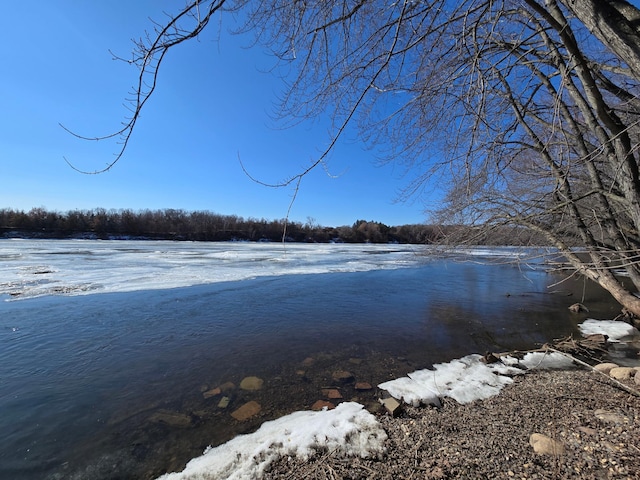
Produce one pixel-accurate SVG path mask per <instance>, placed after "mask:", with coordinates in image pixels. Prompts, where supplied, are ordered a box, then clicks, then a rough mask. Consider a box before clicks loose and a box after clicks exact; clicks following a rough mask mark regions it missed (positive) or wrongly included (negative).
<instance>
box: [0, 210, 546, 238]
mask: <svg viewBox="0 0 640 480" xmlns="http://www.w3.org/2000/svg"><path fill="white" fill-rule="evenodd" d="M2 237H4V238H8V237H24V238H88V239H90V238H96V239H105V240H107V239H153V240H192V241H209V242H210V241H215V242H219V241H230V240H240V241H242V240H247V241H254V242H258V241H272V242H279V241H282V239H283V237H284V238H285V240H286V241H288V242H318V243H326V242H344V243H414V244H431V243H448V244H454V245H462V244H467V245H544V244H545V240H544V238H541V237H537V236H535V235H531V233H530V232H527V231H526V230H523V229H522V228H520V227H506V226H502V227H493V228H486V226H484V227H471V226H463V225H449V226H438V225H427V224H416V225H401V226H394V227H389V226H387V225H385V224H383V223H380V222H374V221H366V220H358V221H356V222H355V223H354V224H353V225H350V226H348V225H345V226H341V227H324V226H321V225H318V224H317V223H316V222H315V221H313V220H309V221H308V222H307V223H304V224H303V223H300V222H292V221H286V220H285V219H280V220H265V219H259V220H258V219H255V218H247V219H245V218H242V217H239V216H237V215H220V214H217V213H212V212H208V211H196V212H187V211H184V210H174V209H167V210H141V211H133V210H106V209H103V208H97V209H94V210H72V211H69V212H66V213H60V212H52V211H48V210H46V209H44V208H34V209H32V210H29V211H28V212H24V211H21V210H13V209H0V238H2Z"/></svg>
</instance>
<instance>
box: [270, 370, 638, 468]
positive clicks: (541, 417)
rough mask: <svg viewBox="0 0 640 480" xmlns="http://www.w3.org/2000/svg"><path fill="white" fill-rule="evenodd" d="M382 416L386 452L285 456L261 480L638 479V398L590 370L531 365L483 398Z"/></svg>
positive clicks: (447, 402) (449, 401)
mask: <svg viewBox="0 0 640 480" xmlns="http://www.w3.org/2000/svg"><path fill="white" fill-rule="evenodd" d="M628 384H629V385H630V386H633V388H637V386H635V385H634V384H633V381H631V382H629V383H628ZM379 421H380V423H381V424H382V426H383V428H384V429H385V431H386V432H387V434H388V436H389V439H388V440H387V453H386V454H385V456H384V457H383V458H380V459H361V458H340V457H338V456H336V455H334V454H332V452H325V454H324V455H319V456H317V457H315V458H312V459H311V460H309V461H308V462H301V461H298V460H292V459H287V458H282V459H281V460H280V461H278V462H276V463H275V464H273V465H272V466H271V468H270V469H269V471H268V472H266V474H265V477H264V478H266V479H285V478H286V479H293V480H296V479H412V478H413V479H448V478H465V479H474V480H475V479H484V478H486V479H489V478H491V479H503V478H504V479H512V478H515V479H522V478H527V479H529V478H531V479H533V478H538V479H609V478H620V479H622V478H624V479H640V397H638V396H634V395H632V394H630V393H627V392H626V391H624V390H622V389H621V388H620V387H618V386H616V385H614V384H613V383H612V382H611V381H609V380H608V379H607V378H606V377H604V376H603V375H601V374H599V373H597V372H592V371H586V370H572V371H561V372H559V371H554V372H544V371H537V372H533V373H529V374H527V375H524V376H520V377H517V378H515V380H514V383H513V384H512V385H509V386H507V387H506V388H505V389H504V390H503V391H502V392H501V394H500V395H498V396H497V397H494V398H491V399H488V400H483V401H477V402H474V403H472V404H468V405H459V404H457V403H456V402H454V401H452V400H447V401H446V402H445V403H444V405H443V406H442V407H441V408H439V409H436V408H432V407H421V408H413V407H405V409H404V411H403V412H402V413H401V414H400V416H398V417H396V418H392V417H389V416H386V415H381V416H380V418H379ZM532 433H541V434H544V435H547V436H549V437H552V438H554V439H556V440H559V441H560V442H561V443H562V445H563V446H564V450H565V451H564V453H563V454H561V455H558V454H551V455H541V454H537V453H534V451H533V448H532V446H531V445H530V444H529V438H530V436H531V434H532Z"/></svg>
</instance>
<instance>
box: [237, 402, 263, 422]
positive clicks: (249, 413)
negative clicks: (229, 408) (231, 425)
mask: <svg viewBox="0 0 640 480" xmlns="http://www.w3.org/2000/svg"><path fill="white" fill-rule="evenodd" d="M260 410H262V406H261V405H260V404H259V403H258V402H256V401H255V400H251V401H250V402H247V403H245V404H244V405H242V406H241V407H240V408H238V409H237V410H235V411H234V412H233V413H232V414H231V416H232V417H233V418H235V419H236V420H238V421H240V422H243V421H245V420H248V419H249V418H251V417H253V416H255V415H257V414H258V413H260Z"/></svg>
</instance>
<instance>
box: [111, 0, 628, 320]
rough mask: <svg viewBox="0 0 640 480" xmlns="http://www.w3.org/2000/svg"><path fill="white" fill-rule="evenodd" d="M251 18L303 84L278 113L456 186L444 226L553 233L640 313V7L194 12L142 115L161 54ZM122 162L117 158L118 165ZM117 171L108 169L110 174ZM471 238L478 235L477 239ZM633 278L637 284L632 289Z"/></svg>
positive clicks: (412, 4) (362, 2)
mask: <svg viewBox="0 0 640 480" xmlns="http://www.w3.org/2000/svg"><path fill="white" fill-rule="evenodd" d="M216 12H218V13H220V14H221V15H222V16H223V17H224V15H225V14H230V13H234V12H239V13H240V14H241V16H242V18H246V23H245V24H244V27H243V28H242V29H241V31H242V32H245V33H246V32H252V33H253V34H255V38H256V40H257V41H258V42H261V43H263V44H265V45H267V46H268V47H270V48H271V50H272V51H273V52H274V53H275V55H276V57H277V58H278V59H279V61H280V62H282V63H283V64H286V65H287V66H289V67H290V68H291V70H292V71H293V72H295V75H294V78H293V79H292V80H291V81H290V84H289V89H288V92H287V94H286V95H285V96H284V97H283V98H282V99H281V103H280V107H281V109H280V111H281V112H282V115H283V116H284V117H286V118H303V119H304V118H309V117H315V116H317V115H324V114H329V115H331V118H332V120H333V126H334V129H333V134H332V136H331V138H330V142H329V144H328V145H329V146H328V147H327V149H326V150H325V152H324V153H322V154H321V155H319V156H318V157H317V158H316V159H315V160H314V161H313V162H311V164H310V165H309V166H308V168H307V169H303V170H302V171H301V172H296V173H295V174H294V175H293V176H292V177H291V178H290V179H289V180H287V181H285V182H283V184H292V183H293V184H294V185H295V184H296V182H299V181H300V179H301V178H302V177H303V176H304V175H306V173H307V172H308V171H309V170H310V169H313V168H316V167H317V166H318V165H321V164H322V163H323V161H324V158H325V156H326V154H327V153H328V152H329V151H330V150H331V149H332V148H333V146H334V144H335V142H336V141H337V140H338V139H339V138H340V136H341V135H342V134H343V132H344V131H345V129H346V127H347V126H348V125H351V124H357V125H358V126H359V127H360V131H361V134H362V137H363V139H364V140H365V141H367V142H369V143H370V144H371V145H373V146H378V148H381V149H386V150H385V154H386V158H387V159H389V160H390V161H395V162H399V163H402V164H404V165H405V166H406V167H407V168H408V169H410V170H411V171H412V172H419V173H420V175H418V176H417V178H416V181H415V182H414V183H413V184H412V186H411V187H410V188H413V189H415V190H417V189H419V188H420V186H421V185H422V184H423V183H424V182H427V181H433V179H434V178H436V179H437V180H438V181H439V182H440V184H441V185H442V186H444V187H446V188H447V191H448V194H447V196H446V198H445V201H444V204H443V205H442V208H440V209H439V212H440V214H442V215H444V216H443V217H442V218H444V219H446V221H447V222H448V223H460V224H465V225H477V226H478V227H482V228H484V229H491V228H498V227H502V226H504V225H512V226H518V227H520V228H522V229H523V230H527V231H532V232H534V233H536V234H538V235H541V236H543V237H544V238H545V239H546V240H547V241H548V242H549V243H551V244H552V245H554V246H555V247H556V248H557V249H558V250H559V251H560V252H561V253H562V254H563V256H564V257H565V258H566V259H567V261H568V262H569V263H570V265H571V267H572V268H573V269H574V270H575V271H576V272H578V273H579V274H582V275H584V276H586V277H587V278H590V279H591V280H593V281H595V282H597V283H599V284H600V285H602V286H603V287H604V288H605V289H607V290H608V291H609V292H611V294H612V295H613V296H614V297H615V298H616V299H617V300H618V301H619V302H620V303H621V304H622V305H623V306H624V307H626V308H627V309H629V310H630V311H632V312H633V313H635V314H636V315H640V298H638V297H636V296H635V295H634V294H633V293H632V290H633V289H638V288H640V250H639V245H640V235H639V233H638V232H639V231H640V178H639V168H638V145H639V141H640V128H639V126H638V120H639V114H640V108H639V107H640V99H639V98H638V94H639V93H640V90H639V89H640V35H639V34H638V29H639V23H638V21H639V20H640V11H639V10H638V9H637V8H636V7H634V6H632V5H631V4H629V3H628V2H626V1H624V0H432V1H417V0H400V1H394V2H382V1H374V0H370V1H367V0H323V1H318V0H294V1H292V0H236V1H235V2H232V1H230V0H227V1H225V0H190V1H189V3H188V4H187V5H186V6H185V7H184V8H183V9H182V10H181V11H180V12H178V13H176V14H175V15H173V16H171V17H170V19H169V21H168V22H166V23H165V24H158V25H156V26H155V29H154V31H153V32H151V33H150V34H149V35H147V37H146V38H145V39H143V40H141V41H139V42H137V43H136V49H135V53H134V56H133V59H132V62H133V63H135V64H136V65H138V66H139V68H140V77H139V82H138V85H137V87H136V88H135V94H134V99H133V116H132V117H131V119H130V120H129V121H128V123H126V124H125V126H124V128H123V129H122V130H120V131H118V132H116V133H115V135H116V136H118V135H120V136H122V137H123V142H124V143H123V149H122V150H121V151H120V152H119V155H117V157H116V160H115V161H118V160H119V159H120V158H121V156H122V153H123V152H124V150H125V149H126V145H127V142H128V141H129V139H130V137H131V133H132V131H133V129H134V127H135V124H136V121H137V119H138V115H139V112H140V110H141V109H142V108H143V107H144V105H145V103H146V101H147V100H148V98H149V96H150V95H151V94H152V93H153V89H154V86H155V81H156V78H157V75H158V72H159V68H160V66H161V63H162V59H163V58H164V55H165V54H166V53H167V52H168V50H170V49H171V48H172V47H173V46H175V45H177V44H178V43H181V42H183V41H186V40H189V39H191V38H194V37H195V36H197V35H198V34H199V32H201V31H202V30H203V29H204V28H206V27H207V26H208V24H209V21H210V19H211V18H212V15H214V14H215V13H216ZM113 163H115V162H113ZM113 163H112V164H111V165H110V166H109V167H108V168H110V167H111V166H112V165H113ZM466 231H476V230H472V229H466ZM618 272H623V273H624V274H626V276H627V277H628V278H629V279H630V280H631V282H632V283H633V285H634V286H633V287H627V286H625V285H624V284H623V283H622V282H621V281H620V279H619V276H618V275H616V273H618Z"/></svg>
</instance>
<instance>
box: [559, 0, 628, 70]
mask: <svg viewBox="0 0 640 480" xmlns="http://www.w3.org/2000/svg"><path fill="white" fill-rule="evenodd" d="M561 2H562V3H563V4H564V5H565V6H566V7H567V8H568V9H569V10H570V11H571V12H572V13H573V14H574V15H575V16H576V17H577V18H578V19H579V20H580V21H581V22H582V23H584V25H585V26H586V27H587V28H588V29H589V31H590V32H591V33H592V34H593V35H594V36H595V37H596V38H597V39H598V40H600V41H601V42H602V43H603V44H604V45H606V46H607V47H608V48H609V49H610V50H611V51H612V52H613V53H614V54H615V55H616V56H617V57H618V58H620V59H621V60H622V61H624V62H625V63H626V64H627V65H628V66H629V68H630V69H631V71H632V72H633V75H634V76H635V78H636V79H638V80H640V30H639V29H638V22H639V21H640V10H639V9H638V8H636V7H635V6H633V5H631V4H630V3H628V2H626V1H625V0H561Z"/></svg>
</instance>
